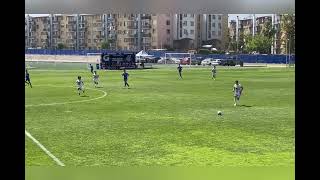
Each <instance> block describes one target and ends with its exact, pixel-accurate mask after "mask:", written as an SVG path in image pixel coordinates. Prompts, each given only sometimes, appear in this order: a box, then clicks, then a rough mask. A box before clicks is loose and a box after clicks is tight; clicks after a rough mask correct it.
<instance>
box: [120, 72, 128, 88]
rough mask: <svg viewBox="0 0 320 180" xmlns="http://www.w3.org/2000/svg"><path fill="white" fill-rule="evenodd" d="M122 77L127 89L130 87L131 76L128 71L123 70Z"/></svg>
mask: <svg viewBox="0 0 320 180" xmlns="http://www.w3.org/2000/svg"><path fill="white" fill-rule="evenodd" d="M122 76H123V81H124V87H126V86H128V87H129V84H128V77H129V74H128V73H127V71H126V70H125V69H124V70H123V73H122Z"/></svg>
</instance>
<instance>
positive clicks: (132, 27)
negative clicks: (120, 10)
mask: <svg viewBox="0 0 320 180" xmlns="http://www.w3.org/2000/svg"><path fill="white" fill-rule="evenodd" d="M127 28H128V29H138V26H135V25H128V26H127Z"/></svg>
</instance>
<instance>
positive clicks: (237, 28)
mask: <svg viewBox="0 0 320 180" xmlns="http://www.w3.org/2000/svg"><path fill="white" fill-rule="evenodd" d="M236 28H237V55H236V60H238V53H239V49H238V43H239V16H237V26H236Z"/></svg>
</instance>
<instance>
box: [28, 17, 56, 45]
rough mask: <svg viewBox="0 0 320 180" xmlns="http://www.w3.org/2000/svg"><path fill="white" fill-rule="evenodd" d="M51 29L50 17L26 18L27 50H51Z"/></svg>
mask: <svg viewBox="0 0 320 180" xmlns="http://www.w3.org/2000/svg"><path fill="white" fill-rule="evenodd" d="M50 29H51V27H50V18H49V17H46V16H45V17H30V16H27V17H26V18H25V42H26V44H25V45H26V48H30V47H33V48H38V47H42V48H50V38H51V30H50Z"/></svg>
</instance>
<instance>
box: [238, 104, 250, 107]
mask: <svg viewBox="0 0 320 180" xmlns="http://www.w3.org/2000/svg"><path fill="white" fill-rule="evenodd" d="M240 107H252V106H250V105H244V104H243V105H240Z"/></svg>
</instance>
